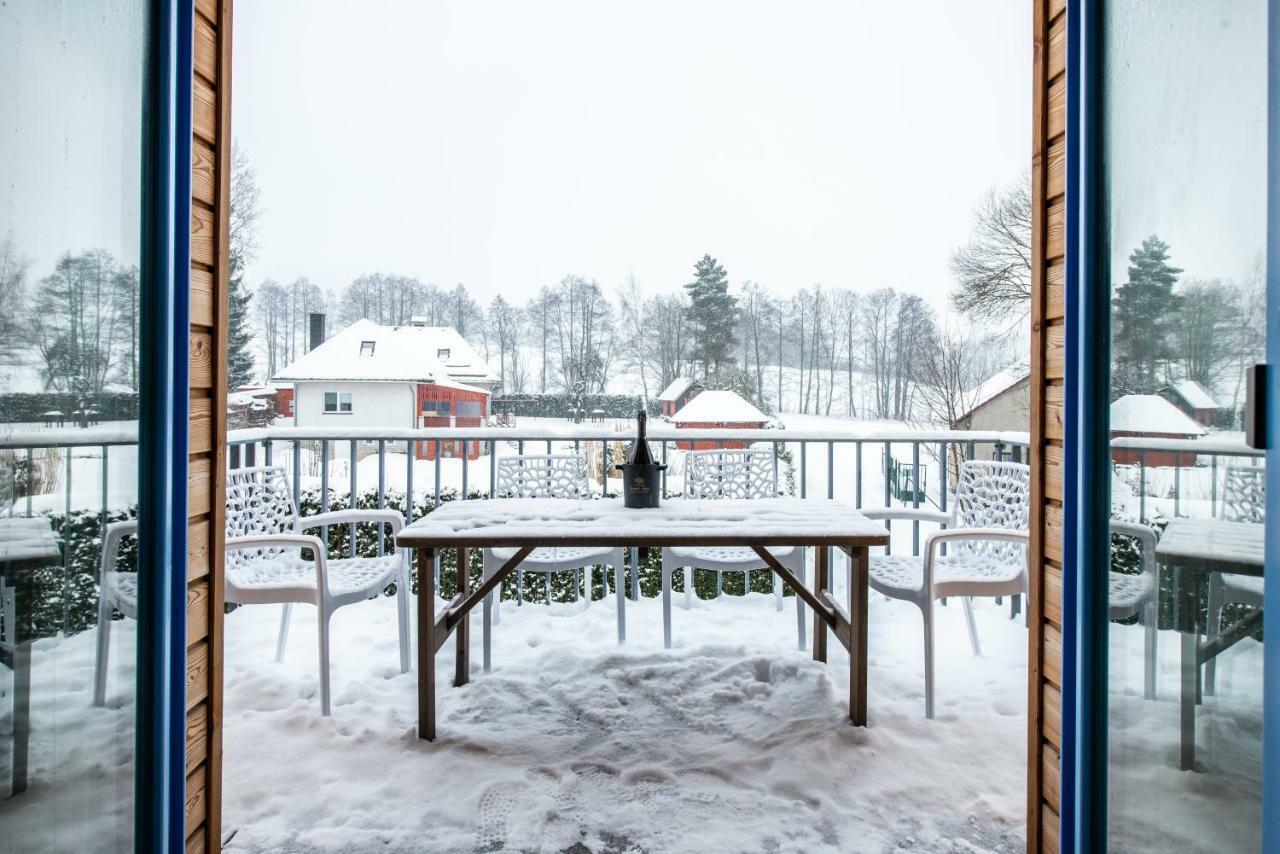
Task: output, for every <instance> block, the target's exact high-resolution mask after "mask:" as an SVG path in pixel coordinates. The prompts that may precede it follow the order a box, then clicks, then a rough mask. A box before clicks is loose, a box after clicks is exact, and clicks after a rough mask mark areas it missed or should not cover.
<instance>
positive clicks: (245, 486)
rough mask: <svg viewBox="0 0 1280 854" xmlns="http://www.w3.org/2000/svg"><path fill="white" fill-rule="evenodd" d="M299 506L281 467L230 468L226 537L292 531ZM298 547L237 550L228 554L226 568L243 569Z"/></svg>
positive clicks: (228, 475) (228, 474) (290, 551)
mask: <svg viewBox="0 0 1280 854" xmlns="http://www.w3.org/2000/svg"><path fill="white" fill-rule="evenodd" d="M297 521H298V508H297V506H296V505H295V504H294V503H293V493H292V492H291V491H290V489H289V484H288V481H286V480H285V473H284V469H283V468H280V467H278V466H271V467H267V466H262V467H258V468H244V469H231V470H230V471H229V472H228V473H227V538H228V539H230V538H232V537H249V536H254V535H259V534H282V533H285V532H286V531H293V530H294V526H295V525H296V524H297ZM296 550H297V547H288V548H267V549H237V550H234V551H230V552H228V553H227V569H228V570H236V569H241V568H244V567H246V566H248V565H250V564H252V563H254V562H255V561H260V560H272V559H274V558H277V557H279V556H280V555H282V554H285V553H292V552H294V551H296Z"/></svg>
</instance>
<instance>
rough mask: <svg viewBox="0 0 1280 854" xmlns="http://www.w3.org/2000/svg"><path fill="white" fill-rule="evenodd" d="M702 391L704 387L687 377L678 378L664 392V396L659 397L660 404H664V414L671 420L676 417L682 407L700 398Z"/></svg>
mask: <svg viewBox="0 0 1280 854" xmlns="http://www.w3.org/2000/svg"><path fill="white" fill-rule="evenodd" d="M701 391H702V386H701V385H699V384H698V383H696V382H694V381H693V380H691V379H688V378H687V377H676V378H675V379H674V380H672V381H671V385H669V386H667V387H666V388H664V389H663V390H662V394H660V395H658V402H659V403H661V404H662V414H663V415H665V416H667V417H668V418H670V417H671V416H672V415H675V414H676V412H677V411H678V410H679V409H680V407H682V406H684V405H685V404H686V403H688V402H689V401H691V400H693V399H694V398H695V397H697V396H698V393H699V392H701Z"/></svg>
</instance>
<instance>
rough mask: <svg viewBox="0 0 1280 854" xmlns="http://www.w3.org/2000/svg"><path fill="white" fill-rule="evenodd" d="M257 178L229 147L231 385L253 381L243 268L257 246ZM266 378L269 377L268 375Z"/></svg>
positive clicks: (245, 158)
mask: <svg viewBox="0 0 1280 854" xmlns="http://www.w3.org/2000/svg"><path fill="white" fill-rule="evenodd" d="M261 212H262V209H261V206H260V204H259V191H258V179H257V176H256V175H255V173H254V171H253V166H251V165H250V164H249V158H248V156H247V155H245V153H244V152H243V151H242V150H241V149H240V148H239V147H233V148H232V149H231V213H230V219H231V229H230V235H229V236H230V241H229V242H230V246H229V247H228V256H229V257H228V259H227V260H228V262H229V263H228V265H227V268H228V269H227V272H228V274H229V275H228V278H229V279H230V283H231V289H230V293H229V294H228V299H227V327H228V331H227V383H228V385H230V386H231V387H232V388H236V387H238V386H242V385H247V384H248V383H250V382H251V381H252V380H253V353H252V352H251V351H250V349H249V347H250V344H251V343H252V341H253V336H252V335H251V334H250V333H249V300H250V298H251V297H252V294H250V293H249V289H248V286H246V285H245V282H244V270H245V267H247V266H248V265H249V262H250V261H252V260H253V256H254V254H255V253H256V252H257V249H258V239H257V237H258V215H259V214H260V213H261ZM268 379H270V378H269V377H268Z"/></svg>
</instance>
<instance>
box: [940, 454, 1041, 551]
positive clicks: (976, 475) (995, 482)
mask: <svg viewBox="0 0 1280 854" xmlns="http://www.w3.org/2000/svg"><path fill="white" fill-rule="evenodd" d="M1030 504H1031V468H1030V467H1029V466H1026V465H1023V464H1022V463H1006V462H996V461H992V460H969V461H967V462H965V463H964V464H963V465H961V466H960V482H959V484H958V485H957V487H956V517H955V518H956V521H955V527H958V528H1000V529H1003V530H1009V531H1026V530H1028V525H1029V511H1030ZM952 548H953V550H954V553H960V554H967V555H973V556H980V557H986V558H990V559H992V560H997V561H1000V562H1001V563H1025V562H1026V546H1024V545H1022V544H1021V543H1007V542H998V541H990V540H958V541H956V542H955V543H953V544H952Z"/></svg>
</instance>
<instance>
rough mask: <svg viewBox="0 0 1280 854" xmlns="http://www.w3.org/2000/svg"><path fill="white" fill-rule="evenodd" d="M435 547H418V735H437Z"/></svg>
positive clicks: (432, 736) (420, 736) (426, 737)
mask: <svg viewBox="0 0 1280 854" xmlns="http://www.w3.org/2000/svg"><path fill="white" fill-rule="evenodd" d="M434 565H435V551H434V549H418V738H422V739H426V740H427V741H435V739H436V575H435V572H434V571H433V567H434Z"/></svg>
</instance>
